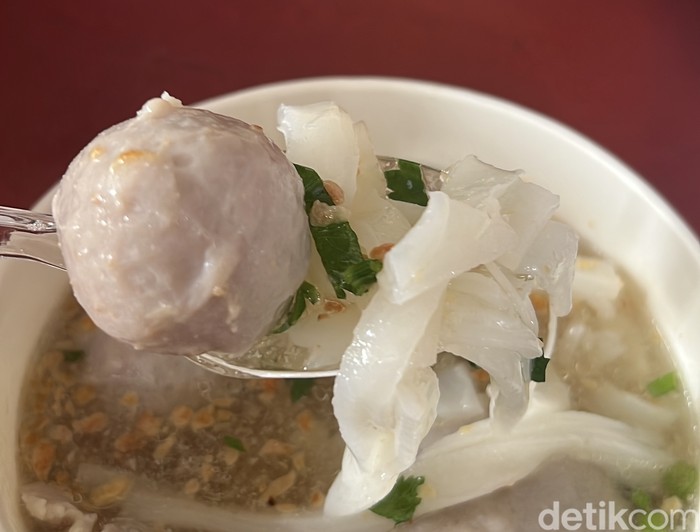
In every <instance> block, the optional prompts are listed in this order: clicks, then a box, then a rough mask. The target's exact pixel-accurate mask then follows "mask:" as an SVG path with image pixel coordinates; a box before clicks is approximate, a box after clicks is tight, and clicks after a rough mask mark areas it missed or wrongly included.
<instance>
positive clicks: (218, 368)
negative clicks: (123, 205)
mask: <svg viewBox="0 0 700 532" xmlns="http://www.w3.org/2000/svg"><path fill="white" fill-rule="evenodd" d="M378 159H379V163H380V166H381V169H382V170H383V171H387V170H392V169H395V168H397V167H398V164H399V159H397V158H394V157H383V156H380V157H378ZM421 172H422V175H423V181H424V182H425V184H426V188H427V189H428V190H439V189H440V187H441V185H442V182H443V179H444V174H443V173H442V172H441V171H440V170H436V169H435V168H431V167H429V166H424V165H421ZM2 257H10V258H17V259H25V260H31V261H35V262H39V263H42V264H45V265H47V266H51V267H53V268H58V269H59V270H64V271H65V269H66V267H65V263H64V261H63V256H62V255H61V250H60V248H59V246H58V239H57V237H56V224H55V222H54V219H53V217H52V216H51V215H50V214H44V213H37V212H33V211H27V210H23V209H14V208H11V207H2V206H0V258H2ZM187 358H188V359H189V360H191V361H192V362H194V363H195V364H197V365H198V366H201V367H203V368H205V369H207V370H209V371H212V372H214V373H218V374H220V375H224V376H227V377H237V378H268V379H269V378H276V379H298V378H317V377H332V376H334V375H336V374H337V373H338V368H320V369H319V368H313V369H301V370H298V369H290V368H284V367H281V368H269V367H264V366H263V365H261V367H246V366H241V365H238V364H235V363H234V362H233V360H237V358H236V357H231V356H230V355H229V356H227V354H226V353H217V352H207V353H201V354H198V355H192V356H188V357H187Z"/></svg>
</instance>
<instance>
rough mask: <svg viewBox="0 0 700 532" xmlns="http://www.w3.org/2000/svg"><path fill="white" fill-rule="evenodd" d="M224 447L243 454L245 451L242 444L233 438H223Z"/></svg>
mask: <svg viewBox="0 0 700 532" xmlns="http://www.w3.org/2000/svg"><path fill="white" fill-rule="evenodd" d="M224 445H226V447H230V448H231V449H236V450H237V451H241V452H245V450H246V449H245V446H244V445H243V442H242V441H241V440H239V439H238V438H234V437H233V436H224Z"/></svg>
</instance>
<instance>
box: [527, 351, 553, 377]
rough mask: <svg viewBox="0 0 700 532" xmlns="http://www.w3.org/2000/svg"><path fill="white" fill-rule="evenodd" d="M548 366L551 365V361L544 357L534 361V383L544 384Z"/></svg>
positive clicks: (532, 372) (541, 356)
mask: <svg viewBox="0 0 700 532" xmlns="http://www.w3.org/2000/svg"><path fill="white" fill-rule="evenodd" d="M547 364H549V359H548V358H547V357H545V356H544V355H540V356H538V357H537V358H533V359H532V366H531V369H530V379H532V381H533V382H544V380H545V377H546V374H547Z"/></svg>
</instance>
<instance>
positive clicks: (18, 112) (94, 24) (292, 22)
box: [0, 0, 700, 233]
mask: <svg viewBox="0 0 700 532" xmlns="http://www.w3.org/2000/svg"><path fill="white" fill-rule="evenodd" d="M0 25H1V30H2V31H1V32H0V39H2V41H1V48H0V50H1V51H2V58H1V62H2V66H0V69H1V71H2V83H1V84H0V101H1V102H2V103H1V105H0V113H1V114H0V117H1V120H2V133H1V135H2V138H1V140H2V142H0V161H2V166H1V167H0V168H1V169H0V204H4V205H10V206H16V207H29V206H30V205H31V204H32V203H33V202H34V201H35V200H36V199H37V198H38V197H39V196H40V195H41V194H42V193H43V192H44V191H45V190H46V189H47V188H48V187H49V186H50V185H51V184H52V183H53V182H54V181H56V180H57V179H58V178H60V176H61V174H62V173H63V171H64V170H65V168H66V166H67V165H68V163H69V162H70V160H71V159H72V157H73V156H74V155H75V154H76V153H77V152H78V151H79V149H80V148H81V147H82V146H83V145H84V144H86V143H87V142H88V141H89V140H90V139H91V138H92V137H93V136H94V135H95V134H96V133H97V132H99V131H100V130H102V129H104V128H106V127H107V126H109V125H111V124H113V123H115V122H119V121H121V120H124V119H126V118H128V117H130V116H133V115H134V113H135V111H136V110H137V109H138V108H139V107H140V105H141V104H142V103H143V102H144V101H145V100H146V99H148V98H149V97H152V96H154V95H158V94H160V92H161V91H163V90H168V91H169V92H171V93H172V94H174V95H176V96H177V97H179V98H181V99H182V100H183V101H184V102H185V103H192V102H195V101H198V100H202V99H205V98H208V97H211V96H215V95H218V94H222V93H226V92H230V91H234V90H237V89H240V88H244V87H250V86H254V85H258V84H262V83H268V82H273V81H280V80H286V79H293V78H300V77H308V76H323V75H387V76H401V77H411V78H420V79H426V80H432V81H438V82H443V83H449V84H452V85H458V86H463V87H469V88H471V89H475V90H478V91H483V92H487V93H490V94H494V95H497V96H500V97H503V98H506V99H509V100H512V101H515V102H517V103H520V104H522V105H525V106H527V107H530V108H532V109H535V110H537V111H540V112H542V113H545V114H547V115H549V116H551V117H553V118H555V119H558V120H560V121H561V122H564V123H566V124H568V125H569V126H571V127H573V128H575V129H577V130H579V131H580V132H582V133H583V134H585V135H587V136H589V137H590V138H591V139H593V140H594V141H596V142H598V143H599V144H601V145H603V146H604V147H606V148H607V149H608V150H610V151H611V152H612V153H614V154H615V155H617V156H618V157H619V158H621V159H622V160H623V161H624V162H626V163H627V164H628V165H630V166H631V167H632V168H633V169H635V170H636V171H637V172H638V173H640V174H641V175H642V176H644V177H645V179H647V180H648V181H649V182H650V183H652V185H653V186H654V187H655V188H656V189H657V190H658V191H660V193H661V194H662V195H664V196H665V197H666V198H667V199H668V201H669V202H670V203H671V204H672V205H673V206H674V207H675V208H676V209H677V210H678V211H679V212H680V213H681V215H682V216H683V217H684V218H685V219H686V220H687V221H688V222H689V224H690V225H691V226H692V228H693V229H694V230H695V232H696V233H698V232H700V209H699V208H698V207H697V191H698V178H699V177H700V175H699V173H700V170H699V169H700V2H698V1H697V0H673V1H667V0H658V1H656V0H610V1H603V0H568V1H563V0H527V1H522V0H489V1H487V0H479V1H465V0H431V1H418V0H353V1H352V2H340V1H335V0H318V1H312V0H257V1H253V0H249V1H242V0H241V1H236V0H227V1H214V0H207V1H200V2H185V1H182V2H179V1H178V2H175V1H172V0H171V1H168V2H166V1H163V0H150V1H149V0H140V1H132V0H121V1H118V2H117V1H104V2H94V1H92V2H87V1H83V0H80V1H71V2H56V1H47V0H42V1H34V2H21V1H20V0H4V2H2V5H1V6H0ZM604 195H605V191H601V200H604Z"/></svg>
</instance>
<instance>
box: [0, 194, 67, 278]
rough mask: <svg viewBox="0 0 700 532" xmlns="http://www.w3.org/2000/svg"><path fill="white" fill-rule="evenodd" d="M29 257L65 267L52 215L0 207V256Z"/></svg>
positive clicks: (43, 262) (60, 267) (29, 258)
mask: <svg viewBox="0 0 700 532" xmlns="http://www.w3.org/2000/svg"><path fill="white" fill-rule="evenodd" d="M1 257H12V258H18V259H28V260H33V261H36V262H40V263H42V264H46V265H48V266H53V267H54V268H58V269H59V270H65V269H66V267H65V265H64V263H63V256H62V255H61V250H60V249H59V247H58V239H57V238H56V224H55V222H54V219H53V216H51V215H50V214H44V213H39V212H32V211H26V210H23V209H14V208H12V207H2V206H0V258H1Z"/></svg>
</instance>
